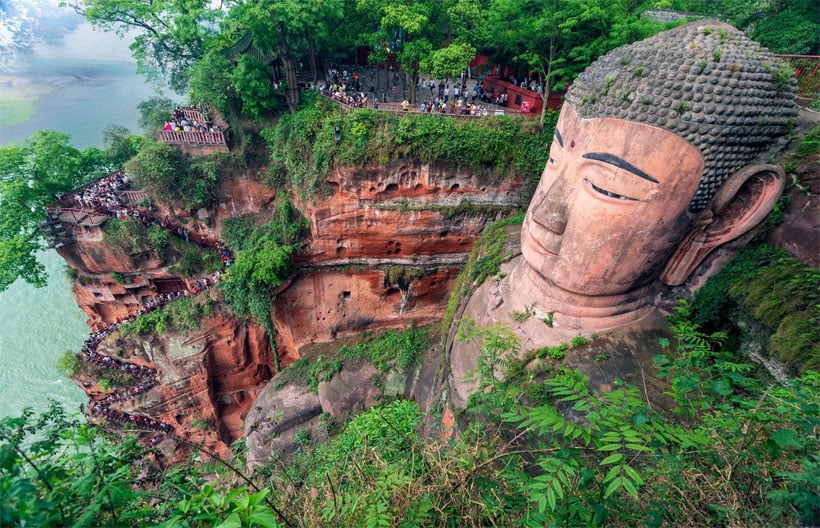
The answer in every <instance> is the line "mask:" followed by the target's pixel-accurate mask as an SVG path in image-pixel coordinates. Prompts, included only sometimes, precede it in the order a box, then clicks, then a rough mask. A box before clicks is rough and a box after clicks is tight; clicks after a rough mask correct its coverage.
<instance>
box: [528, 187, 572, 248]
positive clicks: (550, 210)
mask: <svg viewBox="0 0 820 528" xmlns="http://www.w3.org/2000/svg"><path fill="white" fill-rule="evenodd" d="M532 217H533V220H535V221H536V222H538V223H539V224H541V225H542V226H544V227H545V228H547V229H548V230H550V231H552V232H553V233H555V234H556V235H563V234H564V229H566V227H567V196H566V190H565V185H564V184H563V183H562V182H561V179H560V178H559V179H558V180H556V181H555V182H554V183H553V184H552V185H551V186H550V188H549V190H548V191H547V193H546V194H545V195H544V198H542V199H541V202H540V203H539V204H538V205H537V207H535V209H534V210H533V213H532Z"/></svg>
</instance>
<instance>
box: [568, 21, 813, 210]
mask: <svg viewBox="0 0 820 528" xmlns="http://www.w3.org/2000/svg"><path fill="white" fill-rule="evenodd" d="M794 90H795V81H794V79H793V75H792V73H791V70H790V69H789V67H788V65H786V64H784V63H782V62H781V61H780V60H779V59H778V58H777V57H775V56H774V55H773V54H772V53H770V52H769V51H767V50H765V49H763V48H761V47H760V45H759V44H757V43H756V42H754V41H752V40H750V39H748V38H747V37H746V36H745V35H744V34H743V33H741V32H740V31H738V30H737V29H735V28H733V27H732V26H730V25H728V24H725V23H723V22H718V21H713V20H702V21H697V22H692V23H689V24H685V25H683V26H679V27H677V28H674V29H671V30H669V31H666V32H663V33H660V34H658V35H655V36H654V37H651V38H648V39H646V40H643V41H640V42H636V43H634V44H631V45H628V46H623V47H621V48H618V49H615V50H613V51H611V52H609V53H608V54H606V55H604V56H603V57H601V58H599V59H598V60H597V61H595V62H594V63H593V64H592V65H591V66H590V67H589V68H587V70H586V71H584V72H583V73H582V74H581V75H580V76H579V77H578V79H577V80H576V81H575V83H574V84H573V85H572V87H571V88H570V90H569V92H568V93H567V96H566V100H567V101H568V102H570V103H572V105H573V106H574V107H575V108H576V109H577V111H578V113H579V115H580V116H581V117H584V118H588V117H617V118H622V119H627V120H630V121H638V122H642V123H647V124H650V125H654V126H658V127H661V128H664V129H666V130H669V131H671V132H674V133H676V134H678V135H679V136H681V137H683V138H684V139H685V140H687V141H689V142H690V143H691V144H692V145H693V146H694V147H695V148H697V149H698V151H700V153H701V155H702V156H703V161H704V168H703V174H702V177H701V179H700V182H699V184H698V187H697V190H696V191H695V194H694V196H693V197H692V200H691V202H690V203H689V210H690V211H692V212H695V211H699V210H701V209H704V208H706V207H707V206H708V205H709V203H710V202H711V200H712V199H713V197H714V196H715V194H716V193H717V192H718V190H719V189H720V188H721V186H722V185H723V184H724V183H725V182H726V180H727V179H728V178H729V176H731V175H732V174H733V173H735V172H737V171H739V170H740V169H742V168H743V167H744V166H746V165H748V164H750V163H755V162H763V161H765V160H766V159H767V158H769V157H770V156H771V153H772V152H773V151H775V150H777V149H779V148H781V147H782V146H783V141H782V138H784V136H786V134H787V133H788V132H789V130H790V128H791V126H792V123H793V121H794V118H795V116H796V115H797V107H796V105H795V103H794Z"/></svg>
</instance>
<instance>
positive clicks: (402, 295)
mask: <svg viewBox="0 0 820 528" xmlns="http://www.w3.org/2000/svg"><path fill="white" fill-rule="evenodd" d="M457 278H458V269H456V268H451V267H448V268H443V269H438V270H432V271H430V272H427V273H426V274H425V275H424V276H422V277H420V278H416V279H413V280H412V282H410V283H409V284H406V285H400V284H386V282H387V278H386V275H385V272H383V271H380V270H377V269H366V268H365V269H356V268H342V269H317V270H314V271H313V272H311V273H308V274H306V275H303V276H300V277H297V278H296V279H295V280H294V281H293V283H292V284H291V285H290V286H289V287H288V288H287V289H286V290H284V291H283V292H282V293H280V294H279V295H277V297H276V300H275V301H274V311H273V318H274V324H275V326H276V328H277V348H278V349H279V351H280V354H281V355H283V357H285V358H287V360H288V361H290V360H292V359H297V358H298V357H299V350H300V349H301V348H302V347H303V346H305V345H308V344H312V343H317V342H328V341H332V340H333V339H336V338H337V337H341V336H343V335H350V334H358V333H360V332H361V331H362V330H365V329H375V328H384V327H404V326H407V325H409V324H410V323H411V322H413V321H415V322H416V323H417V324H419V325H423V324H427V323H429V322H431V321H435V320H438V319H439V318H440V317H441V314H442V313H443V311H444V308H445V307H446V304H447V295H448V293H449V290H450V289H451V288H452V286H453V284H454V282H455V280H456V279H457ZM402 286H404V287H403V288H402Z"/></svg>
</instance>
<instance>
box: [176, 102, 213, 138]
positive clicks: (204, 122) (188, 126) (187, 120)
mask: <svg viewBox="0 0 820 528" xmlns="http://www.w3.org/2000/svg"><path fill="white" fill-rule="evenodd" d="M186 110H187V111H188V112H187V113H186ZM193 115H198V116H200V117H199V119H197V118H196V117H193ZM164 128H165V130H170V131H174V132H210V131H211V130H212V129H213V122H212V121H211V120H210V119H209V118H208V117H207V114H205V113H204V112H203V111H202V110H200V109H199V108H195V107H190V108H180V107H179V106H177V107H176V108H175V109H174V113H173V114H172V115H171V120H170V121H166V122H165V127H164Z"/></svg>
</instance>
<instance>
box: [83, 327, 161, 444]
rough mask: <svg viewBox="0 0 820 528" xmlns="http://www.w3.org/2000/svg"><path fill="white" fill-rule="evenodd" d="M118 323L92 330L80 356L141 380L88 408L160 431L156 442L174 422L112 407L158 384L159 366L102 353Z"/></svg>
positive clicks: (116, 420)
mask: <svg viewBox="0 0 820 528" xmlns="http://www.w3.org/2000/svg"><path fill="white" fill-rule="evenodd" d="M134 320H136V316H134V315H132V316H130V317H129V318H127V319H126V321H124V322H133V321H134ZM119 327H120V323H112V324H111V325H109V326H108V327H107V328H105V329H103V330H100V331H97V332H92V333H91V334H90V335H89V336H88V338H87V339H86V340H85V342H84V343H83V346H82V348H81V354H80V358H81V359H82V360H83V361H87V362H89V363H94V364H95V365H98V366H100V367H103V368H106V369H109V370H113V371H116V372H121V373H123V374H127V375H129V376H133V377H135V378H137V379H139V380H140V382H139V383H137V384H135V385H133V386H131V387H129V388H127V389H124V390H121V391H114V392H112V393H111V394H108V395H106V396H105V397H104V398H102V399H100V400H97V401H95V402H93V403H92V404H91V405H90V406H89V411H90V412H91V414H92V415H98V416H102V417H104V418H105V419H106V420H108V421H109V422H112V423H116V424H119V425H127V424H132V425H135V426H137V428H139V429H148V430H151V431H155V432H157V433H158V434H156V435H154V436H153V437H151V439H150V440H149V443H150V444H151V445H157V444H158V443H159V442H161V441H162V440H163V438H164V437H165V436H166V435H168V434H172V433H173V430H174V428H173V427H172V426H171V424H168V423H165V422H163V421H162V420H156V419H154V418H150V417H148V416H142V415H139V414H130V413H126V412H122V411H118V410H116V409H112V408H111V406H112V405H115V404H117V403H120V402H125V401H128V400H130V399H131V398H134V397H135V396H139V395H140V394H143V393H145V392H147V391H148V390H150V389H151V388H152V387H155V386H156V385H157V371H156V369H154V368H151V367H148V366H146V365H138V364H136V363H131V362H128V361H122V360H120V359H117V358H112V357H111V356H106V355H105V354H101V353H99V352H98V351H97V347H98V346H99V344H100V343H101V342H102V341H103V340H104V339H105V338H106V337H108V336H109V335H110V334H111V333H112V332H114V331H115V330H117V329H118V328H119Z"/></svg>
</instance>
